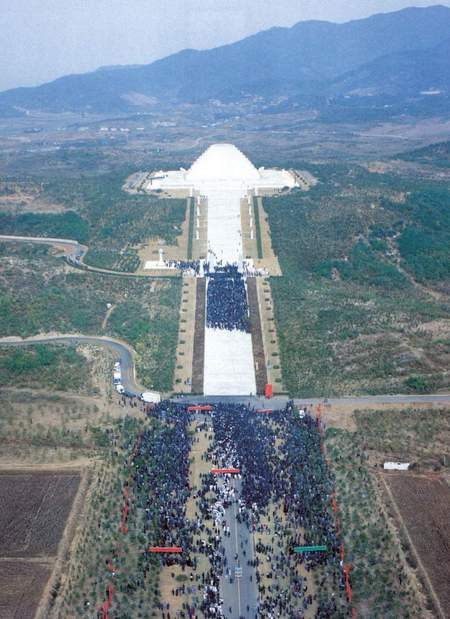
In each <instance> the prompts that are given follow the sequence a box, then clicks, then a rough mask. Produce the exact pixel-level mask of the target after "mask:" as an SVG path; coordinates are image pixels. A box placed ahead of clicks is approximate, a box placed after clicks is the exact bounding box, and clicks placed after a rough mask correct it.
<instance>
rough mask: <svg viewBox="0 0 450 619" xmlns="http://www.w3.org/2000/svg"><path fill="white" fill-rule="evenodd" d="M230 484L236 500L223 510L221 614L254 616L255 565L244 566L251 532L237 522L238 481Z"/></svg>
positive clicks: (250, 557) (250, 558) (251, 554)
mask: <svg viewBox="0 0 450 619" xmlns="http://www.w3.org/2000/svg"><path fill="white" fill-rule="evenodd" d="M232 484H233V485H234V487H235V489H236V501H234V502H233V503H232V505H231V506H230V507H228V508H227V509H226V510H225V520H226V522H227V525H228V526H229V527H230V536H227V535H225V536H223V537H222V544H223V546H224V547H225V556H226V559H227V567H226V568H225V570H224V574H223V576H222V578H221V579H220V593H221V595H222V597H223V600H224V604H223V613H224V616H225V617H226V618H227V619H238V618H239V617H245V618H246V619H254V617H256V616H257V607H258V589H257V583H256V576H255V568H254V567H252V566H250V565H248V561H253V559H254V548H253V535H252V534H251V532H250V531H249V528H248V526H247V525H246V524H245V523H243V522H238V521H237V518H236V516H237V514H238V509H239V507H238V503H237V499H238V498H239V496H240V493H241V481H240V480H239V479H235V480H234V481H233V482H232ZM230 609H231V610H230Z"/></svg>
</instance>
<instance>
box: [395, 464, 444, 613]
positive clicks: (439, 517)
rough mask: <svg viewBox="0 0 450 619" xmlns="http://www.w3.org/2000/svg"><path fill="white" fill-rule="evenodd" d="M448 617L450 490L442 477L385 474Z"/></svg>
mask: <svg viewBox="0 0 450 619" xmlns="http://www.w3.org/2000/svg"><path fill="white" fill-rule="evenodd" d="M384 479H385V480H386V481H387V483H388V485H389V488H390V490H391V492H392V495H393V497H394V500H395V502H396V504H397V507H398V509H399V512H400V514H401V517H402V520H403V522H404V524H405V526H406V529H407V531H408V534H409V536H410V538H411V541H412V543H413V545H414V547H415V549H416V551H417V554H418V555H419V558H420V560H421V562H422V564H423V567H424V569H425V571H426V572H427V574H428V577H429V579H430V581H431V584H432V587H433V589H434V593H435V594H436V596H437V598H438V600H439V603H440V606H441V608H442V611H443V614H444V616H445V617H448V616H450V584H449V583H450V520H449V514H450V489H449V487H448V485H447V484H446V482H445V481H444V480H442V479H440V478H439V477H435V476H425V475H409V474H406V475H404V474H403V475H397V474H389V475H385V477H384Z"/></svg>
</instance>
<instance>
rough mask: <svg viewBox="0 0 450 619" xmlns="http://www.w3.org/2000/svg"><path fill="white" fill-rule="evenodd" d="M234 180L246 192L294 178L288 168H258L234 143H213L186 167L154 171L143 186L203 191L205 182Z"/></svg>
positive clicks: (292, 184) (276, 186) (278, 186)
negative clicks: (186, 168) (187, 168)
mask: <svg viewBox="0 0 450 619" xmlns="http://www.w3.org/2000/svg"><path fill="white" fill-rule="evenodd" d="M211 183H214V184H223V183H233V184H234V185H236V186H237V187H240V188H241V190H242V193H243V194H245V193H246V192H247V191H249V190H255V191H258V190H264V189H282V188H283V187H296V186H297V184H298V183H297V181H296V180H295V177H294V175H293V174H291V172H289V170H277V169H271V168H268V169H266V168H259V169H257V168H256V167H255V166H254V165H253V163H252V162H251V161H250V160H249V159H248V157H246V156H245V155H244V154H243V153H242V152H241V151H240V150H239V149H238V148H236V146H234V145H233V144H212V146H209V147H208V148H207V149H206V150H205V152H204V153H203V154H202V155H200V157H199V158H198V159H196V161H194V163H193V164H192V166H191V167H190V168H189V170H185V169H183V168H181V169H180V170H169V171H166V172H163V171H162V170H160V171H159V172H156V173H153V175H152V176H151V177H150V178H149V179H148V180H147V182H146V183H145V184H144V187H145V189H147V190H148V191H154V190H155V189H162V190H167V191H170V190H171V189H172V190H173V189H190V190H192V189H196V190H198V191H200V192H201V193H203V194H204V193H205V191H204V187H205V185H209V186H210V185H211Z"/></svg>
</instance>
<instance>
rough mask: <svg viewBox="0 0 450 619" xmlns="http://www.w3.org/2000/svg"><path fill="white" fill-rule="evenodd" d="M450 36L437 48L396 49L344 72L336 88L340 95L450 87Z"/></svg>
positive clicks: (405, 92) (395, 93)
mask: <svg viewBox="0 0 450 619" xmlns="http://www.w3.org/2000/svg"><path fill="white" fill-rule="evenodd" d="M449 58H450V38H449V39H447V40H446V41H443V42H442V43H441V44H440V45H438V46H437V47H435V48H433V49H426V50H412V51H408V52H396V53H393V54H388V55H386V56H382V57H381V58H377V59H376V60H374V61H372V62H370V63H368V64H364V65H362V66H361V67H358V68H357V69H355V70H354V71H351V72H349V73H347V74H344V75H342V76H341V77H340V78H338V79H337V80H335V81H334V82H333V85H332V87H331V90H332V91H335V92H339V93H340V94H370V95H380V94H385V95H391V96H400V95H402V96H405V95H409V96H414V95H418V94H419V93H420V92H421V91H433V90H434V91H437V90H440V91H441V92H442V91H448V90H449V89H450V66H449Z"/></svg>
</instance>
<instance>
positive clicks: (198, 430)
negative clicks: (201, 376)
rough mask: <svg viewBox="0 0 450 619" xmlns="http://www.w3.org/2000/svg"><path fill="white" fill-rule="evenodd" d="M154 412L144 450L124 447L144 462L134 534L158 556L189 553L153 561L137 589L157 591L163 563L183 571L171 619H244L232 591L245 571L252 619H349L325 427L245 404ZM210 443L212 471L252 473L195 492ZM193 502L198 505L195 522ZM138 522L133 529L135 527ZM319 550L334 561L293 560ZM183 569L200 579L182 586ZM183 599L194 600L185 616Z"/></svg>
mask: <svg viewBox="0 0 450 619" xmlns="http://www.w3.org/2000/svg"><path fill="white" fill-rule="evenodd" d="M147 414H148V416H149V417H150V418H153V422H152V424H151V428H148V429H145V430H144V431H143V432H141V433H140V434H139V440H138V441H136V435H134V436H133V435H132V434H130V435H129V436H128V437H127V439H126V441H125V442H124V444H123V448H124V449H125V451H128V452H132V459H131V471H132V475H131V479H130V482H129V483H130V484H132V486H133V490H132V496H133V509H134V512H133V513H134V521H135V526H136V527H137V528H136V529H135V530H134V531H133V534H134V535H138V534H142V536H143V538H144V539H145V540H146V542H147V543H148V545H150V546H181V547H182V548H183V552H182V553H181V554H166V555H158V556H155V555H154V554H152V553H150V552H143V553H142V555H141V556H140V557H139V560H138V567H139V570H140V572H139V573H137V574H136V573H134V574H133V576H131V575H129V577H128V582H127V587H128V589H127V591H128V592H129V588H130V587H134V588H138V587H143V588H145V587H146V579H147V576H148V572H149V570H152V568H154V567H155V566H156V565H158V564H159V566H160V567H164V566H165V567H166V569H169V570H173V571H171V572H170V573H171V578H172V583H173V585H172V598H171V599H170V600H163V601H161V603H160V606H159V609H160V611H161V617H163V619H174V617H186V618H188V617H194V616H196V617H201V616H203V617H206V618H208V619H210V618H225V619H235V618H234V617H233V612H232V607H231V606H227V605H228V604H229V603H230V599H227V600H224V599H223V587H224V583H227V582H228V583H232V582H233V575H234V570H235V568H236V566H241V567H242V566H244V567H245V569H246V571H247V574H250V579H251V581H252V582H253V586H254V587H255V600H256V606H255V608H254V609H250V608H247V614H246V615H245V616H246V617H250V616H251V617H252V618H253V617H254V618H255V619H257V618H258V617H267V618H268V619H272V618H273V619H275V617H286V618H287V617H289V618H298V619H301V618H302V617H303V616H304V613H305V612H308V615H309V616H315V617H317V618H319V619H325V618H327V617H336V618H339V617H346V616H347V614H346V613H347V611H346V607H345V596H344V593H343V579H342V565H341V564H340V561H339V540H338V537H337V535H336V529H335V523H334V519H333V516H332V514H331V511H330V497H331V495H332V490H333V484H332V479H331V477H330V474H329V472H328V469H327V466H326V463H325V460H324V457H323V454H322V452H321V449H320V434H319V432H318V427H317V422H316V421H315V420H314V419H313V418H312V417H311V416H309V415H299V414H298V412H297V411H296V409H294V407H293V406H292V405H291V404H288V405H287V406H286V407H285V409H283V410H280V411H274V412H273V413H272V414H270V415H261V414H258V413H257V412H256V411H254V410H253V409H252V408H249V407H248V406H246V405H244V404H237V403H220V404H217V405H215V406H214V407H213V411H212V412H210V413H199V412H197V413H193V412H189V411H188V410H187V406H186V405H182V404H174V403H169V402H162V403H160V404H157V405H155V406H154V407H152V408H151V409H150V410H148V411H147ZM193 429H194V431H193ZM200 436H203V439H204V440H206V438H208V441H207V443H208V446H207V448H206V449H205V450H204V451H202V455H201V459H202V460H205V461H207V462H208V467H209V466H211V468H212V467H213V466H214V467H217V468H236V469H239V470H240V471H241V473H240V474H239V475H237V476H232V475H221V476H217V475H213V474H211V473H203V474H201V475H200V484H199V485H197V486H196V487H193V488H191V487H190V481H189V470H190V463H191V458H192V449H195V448H196V447H195V445H196V443H198V442H199V441H200ZM133 445H134V450H133ZM208 467H207V468H208ZM188 500H191V501H192V500H193V501H194V508H192V509H193V513H192V512H191V514H190V517H187V514H186V505H187V502H188ZM138 513H139V514H141V516H139V517H138V518H137V519H136V514H138ZM233 521H234V522H233ZM130 522H131V524H130V526H131V527H133V524H132V522H133V517H131V518H130ZM236 526H238V527H240V529H239V530H240V531H241V533H240V539H241V540H242V539H243V538H242V535H243V534H242V531H246V533H245V536H246V537H247V539H246V540H245V542H244V541H241V542H240V548H239V553H238V552H236V554H234V553H235V550H234V547H235V546H234V539H236V540H237V537H236V536H235V538H234V539H230V536H232V535H234V533H232V530H233V529H235V527H236ZM130 531H131V529H130ZM252 540H253V542H252ZM236 544H237V542H236ZM315 544H320V545H322V544H323V545H325V546H326V547H327V551H326V552H321V553H313V552H306V553H303V554H295V553H293V547H294V546H303V545H308V546H309V545H315ZM231 546H232V548H233V550H232V551H231V550H230V547H231ZM205 559H206V561H205ZM180 569H181V570H182V572H185V573H186V574H188V576H186V577H185V578H184V579H183V580H180V579H179V578H178V577H177V574H178V575H179V574H180V571H179V570H180ZM312 572H314V573H315V574H316V578H315V579H313V578H312ZM330 583H331V585H332V588H333V587H334V594H333V595H328V597H326V596H325V597H324V596H323V594H321V591H325V590H326V586H328V591H329V590H330V588H329V586H330ZM177 597H180V598H181V599H183V602H182V603H181V610H177V611H175V610H174V609H173V606H174V599H176V598H177ZM177 606H178V608H180V604H177ZM342 609H344V610H342ZM311 613H313V615H311Z"/></svg>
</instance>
